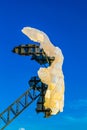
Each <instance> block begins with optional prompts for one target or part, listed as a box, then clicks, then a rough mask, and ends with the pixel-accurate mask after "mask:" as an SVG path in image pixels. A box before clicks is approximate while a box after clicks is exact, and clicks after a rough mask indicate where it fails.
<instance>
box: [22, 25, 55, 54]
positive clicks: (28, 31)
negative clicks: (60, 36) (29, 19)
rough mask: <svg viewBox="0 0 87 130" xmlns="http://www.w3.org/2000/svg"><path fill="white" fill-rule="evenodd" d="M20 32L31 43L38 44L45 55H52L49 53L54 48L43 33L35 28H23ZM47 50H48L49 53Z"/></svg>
mask: <svg viewBox="0 0 87 130" xmlns="http://www.w3.org/2000/svg"><path fill="white" fill-rule="evenodd" d="M22 32H23V33H24V34H25V35H26V36H27V37H28V38H30V39H31V40H32V41H34V42H38V43H40V47H41V48H43V49H44V51H45V53H46V54H47V55H51V54H52V53H50V52H51V50H52V51H53V48H54V46H53V44H52V43H51V42H50V40H49V38H48V36H47V35H46V34H45V33H44V32H42V31H40V30H38V29H35V28H31V27H24V28H23V29H22ZM49 48H50V51H49Z"/></svg>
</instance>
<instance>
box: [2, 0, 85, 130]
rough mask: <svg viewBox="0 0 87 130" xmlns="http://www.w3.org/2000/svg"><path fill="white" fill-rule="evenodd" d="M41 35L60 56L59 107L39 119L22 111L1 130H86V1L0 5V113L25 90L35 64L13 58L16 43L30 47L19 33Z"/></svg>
mask: <svg viewBox="0 0 87 130" xmlns="http://www.w3.org/2000/svg"><path fill="white" fill-rule="evenodd" d="M25 26H30V27H35V28H37V29H40V30H42V31H44V32H45V33H46V34H47V35H48V36H49V38H50V40H51V42H52V43H53V44H54V45H55V46H59V47H60V48H61V49H62V52H63V55H64V64H63V72H64V76H65V107H64V112H63V113H60V114H59V115H56V116H53V117H51V118H48V119H44V118H43V115H42V114H39V115H37V114H36V113H35V110H34V109H35V103H36V102H35V103H34V104H32V105H31V106H30V107H28V108H27V109H26V110H25V111H24V112H23V113H22V114H21V115H20V116H19V117H18V118H17V119H15V120H14V121H13V122H12V123H11V124H10V125H9V126H8V127H7V128H6V130H19V128H25V130H44V129H46V130H56V129H59V130H73V129H74V130H76V129H79V130H87V82H86V81H87V75H86V74H87V54H86V53H87V2H86V0H79V1H78V0H3V1H0V112H2V111H3V110H4V109H5V108H6V107H7V106H9V105H10V104H11V103H12V102H13V101H14V100H15V99H16V98H18V97H19V96H20V95H21V94H22V93H23V92H24V91H26V89H28V80H29V79H30V78H31V77H32V76H34V75H36V74H37V70H38V69H39V67H40V66H39V65H38V63H36V62H35V61H31V60H30V58H29V57H22V56H18V55H16V54H13V53H12V52H11V50H12V49H13V48H14V47H15V46H17V45H19V44H22V43H23V44H27V43H32V42H31V41H30V40H29V39H28V38H27V37H26V36H25V35H23V34H22V32H21V29H22V28H23V27H25Z"/></svg>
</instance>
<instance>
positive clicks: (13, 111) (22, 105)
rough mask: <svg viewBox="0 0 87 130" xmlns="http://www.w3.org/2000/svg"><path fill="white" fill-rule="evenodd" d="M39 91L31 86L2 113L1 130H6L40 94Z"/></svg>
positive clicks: (0, 114) (0, 118)
mask: <svg viewBox="0 0 87 130" xmlns="http://www.w3.org/2000/svg"><path fill="white" fill-rule="evenodd" d="M38 92H39V91H38ZM38 92H37V91H36V89H33V87H30V88H29V89H28V90H27V91H26V92H25V93H24V94H22V95H21V96H20V97H19V98H18V99H17V100H16V101H15V102H13V103H12V104H11V105H10V106H9V107H8V108H7V109H5V110H4V111H3V112H2V113H0V130H4V129H5V127H6V126H8V125H9V124H10V123H11V122H12V121H13V120H14V119H15V118H16V117H17V116H18V115H19V114H20V113H21V112H22V111H24V110H25V109H26V108H27V107H28V106H29V105H30V104H31V103H33V102H34V101H35V99H37V98H38V97H39V96H40V93H38Z"/></svg>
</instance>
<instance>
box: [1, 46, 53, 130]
mask: <svg viewBox="0 0 87 130" xmlns="http://www.w3.org/2000/svg"><path fill="white" fill-rule="evenodd" d="M12 52H14V53H17V54H19V55H23V56H31V60H35V61H37V62H38V63H39V64H40V65H44V66H45V67H46V64H48V66H50V65H51V63H52V62H53V61H54V57H48V56H47V55H46V54H45V52H44V50H43V49H41V48H40V47H39V46H38V45H35V44H27V45H20V46H17V47H15V48H14V49H13V50H12ZM29 85H30V87H29V89H28V90H27V91H26V92H25V93H24V94H22V95H21V96H20V97H19V98H18V99H17V100H16V101H14V102H13V103H12V104H11V105H10V106H9V107H8V108H7V109H5V110H4V111H3V112H2V113H0V130H4V129H5V127H6V126H8V125H9V124H10V123H11V122H12V121H13V120H14V119H15V118H16V117H17V116H18V115H19V114H20V113H21V112H23V111H24V110H25V109H26V108H27V107H28V106H29V105H30V104H31V103H33V102H34V101H35V100H36V99H37V98H38V100H37V105H36V112H37V113H38V112H43V113H44V117H48V116H50V115H51V110H50V109H49V108H47V109H45V107H44V102H45V93H46V90H47V85H46V84H44V83H42V82H41V80H40V79H39V77H37V76H34V77H32V78H31V79H30V80H29Z"/></svg>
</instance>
